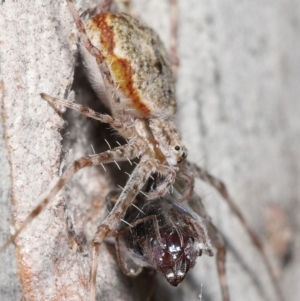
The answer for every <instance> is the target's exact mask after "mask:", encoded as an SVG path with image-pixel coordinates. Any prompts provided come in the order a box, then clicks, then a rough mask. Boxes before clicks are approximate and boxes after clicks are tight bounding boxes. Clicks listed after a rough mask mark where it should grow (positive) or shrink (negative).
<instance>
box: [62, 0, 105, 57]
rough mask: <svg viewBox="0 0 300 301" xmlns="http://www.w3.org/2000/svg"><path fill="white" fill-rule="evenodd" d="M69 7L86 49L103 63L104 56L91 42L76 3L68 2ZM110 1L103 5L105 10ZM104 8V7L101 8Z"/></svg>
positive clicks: (69, 0) (68, 0) (70, 0)
mask: <svg viewBox="0 0 300 301" xmlns="http://www.w3.org/2000/svg"><path fill="white" fill-rule="evenodd" d="M66 1H67V3H68V6H69V9H70V11H71V13H72V15H73V18H74V21H75V23H76V25H77V28H78V30H79V32H80V34H81V39H82V41H83V44H84V46H85V47H86V49H87V50H88V51H89V52H90V54H91V55H93V56H94V57H95V58H97V59H98V60H99V62H102V61H103V56H102V54H101V52H100V51H99V49H97V48H96V47H95V46H94V45H93V44H92V43H91V41H90V39H89V37H88V35H87V33H86V31H85V28H84V24H83V22H82V21H81V18H80V16H79V14H78V12H77V10H76V8H75V6H74V3H73V1H72V0H66ZM109 2H110V1H109V0H105V1H104V3H103V4H102V5H103V6H104V8H105V4H107V3H109ZM101 8H102V7H101Z"/></svg>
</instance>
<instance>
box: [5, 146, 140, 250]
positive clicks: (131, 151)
mask: <svg viewBox="0 0 300 301" xmlns="http://www.w3.org/2000/svg"><path fill="white" fill-rule="evenodd" d="M139 148H140V146H139V145H137V144H135V143H133V144H130V143H129V144H126V145H123V146H119V147H116V148H114V149H112V150H108V151H106V152H103V153H100V154H96V155H90V156H86V157H82V158H80V159H78V160H75V161H74V162H73V163H72V164H71V165H70V166H69V167H68V169H67V170H66V171H65V172H64V174H63V175H62V176H61V178H60V179H59V180H58V182H57V184H56V185H55V186H54V187H53V188H52V190H51V191H50V192H49V194H48V196H47V197H45V198H44V199H43V200H42V201H41V202H40V203H39V204H38V205H37V206H36V207H35V208H34V209H33V211H32V212H31V213H30V214H29V215H28V217H27V218H26V219H25V221H24V222H23V224H22V225H21V227H20V228H19V229H18V230H17V231H16V232H15V233H14V235H12V236H11V237H10V239H9V240H8V241H6V243H5V244H4V245H3V246H1V248H0V252H2V251H3V250H5V249H6V248H7V246H8V245H10V244H11V243H12V242H13V241H15V239H16V238H17V236H18V235H19V234H20V233H21V232H22V231H23V229H24V228H25V227H26V226H27V225H28V224H29V223H31V221H32V220H33V219H34V218H35V217H36V216H38V215H39V213H40V212H41V211H43V210H44V209H45V207H46V206H47V205H48V204H49V203H50V202H51V201H52V200H53V198H54V197H55V196H56V194H57V193H58V192H59V191H60V190H61V189H62V188H63V187H64V186H65V185H66V183H67V182H68V181H69V180H70V179H71V178H72V177H73V176H74V174H75V173H77V172H78V171H79V170H80V169H82V168H84V167H87V166H97V165H101V164H105V163H111V162H114V161H124V160H126V158H129V159H134V158H135V157H136V156H137V155H138V154H139V152H140V149H139Z"/></svg>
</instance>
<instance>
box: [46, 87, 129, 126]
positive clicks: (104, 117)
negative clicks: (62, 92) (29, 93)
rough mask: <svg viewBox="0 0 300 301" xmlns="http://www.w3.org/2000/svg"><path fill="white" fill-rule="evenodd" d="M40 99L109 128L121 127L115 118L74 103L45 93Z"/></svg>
mask: <svg viewBox="0 0 300 301" xmlns="http://www.w3.org/2000/svg"><path fill="white" fill-rule="evenodd" d="M41 97H42V98H43V99H45V100H47V101H48V102H49V103H50V104H52V105H61V106H64V107H67V108H70V109H72V110H75V111H77V112H79V113H81V114H83V115H85V116H88V117H90V118H93V119H96V120H99V121H101V122H104V123H107V124H110V125H111V126H113V127H115V128H120V127H123V124H122V123H121V122H119V121H118V120H116V119H115V118H113V117H111V116H110V115H105V114H101V113H98V112H95V111H93V110H92V109H90V108H88V107H86V106H83V105H80V104H76V103H73V102H70V101H66V100H62V99H58V98H55V97H52V96H50V95H48V94H45V93H41Z"/></svg>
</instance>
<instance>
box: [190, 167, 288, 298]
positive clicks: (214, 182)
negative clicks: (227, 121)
mask: <svg viewBox="0 0 300 301" xmlns="http://www.w3.org/2000/svg"><path fill="white" fill-rule="evenodd" d="M188 166H189V168H190V170H191V171H193V172H194V174H195V177H199V178H200V179H201V180H203V181H204V182H206V183H208V184H210V185H211V186H213V187H214V188H215V189H216V190H217V191H218V192H219V193H220V195H221V196H222V197H223V199H224V200H225V201H226V202H227V203H228V205H229V207H230V209H231V210H232V211H233V212H234V214H235V215H236V216H237V217H238V219H239V220H240V222H241V224H242V225H243V227H244V229H245V230H246V232H247V233H248V234H249V236H250V237H251V240H252V243H253V244H254V246H255V247H256V248H257V250H258V252H259V253H260V254H261V257H262V259H263V261H264V263H265V266H266V268H267V271H268V274H269V276H270V278H271V280H272V283H273V286H274V288H275V290H276V292H277V295H278V298H279V300H281V301H283V300H284V299H283V296H282V292H281V290H280V287H279V284H278V281H277V277H276V274H275V272H274V270H273V268H272V266H271V264H270V262H269V260H268V257H267V255H266V253H265V251H264V248H263V245H262V243H261V242H260V240H259V238H258V236H257V235H256V234H255V233H254V232H253V230H252V229H251V227H250V226H249V224H248V223H247V221H246V219H245V217H244V216H243V214H242V213H241V211H240V210H239V208H238V207H237V206H236V204H235V202H234V201H233V199H232V198H231V196H230V195H229V193H228V191H227V188H226V186H225V184H224V183H223V182H222V181H220V180H218V179H217V178H215V177H214V176H213V175H211V174H210V173H209V172H207V171H206V170H204V169H202V168H201V167H199V166H197V165H195V164H193V163H190V162H189V163H188Z"/></svg>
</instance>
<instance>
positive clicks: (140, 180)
mask: <svg viewBox="0 0 300 301" xmlns="http://www.w3.org/2000/svg"><path fill="white" fill-rule="evenodd" d="M69 3H71V2H70V1H69ZM71 10H72V13H73V15H74V16H75V19H76V21H77V25H78V28H79V29H80V30H81V31H83V27H82V24H81V22H80V19H79V17H78V15H76V11H75V10H74V8H73V6H71ZM110 16H113V15H107V18H108V19H107V22H114V21H113V20H111V19H110ZM124 18H125V23H126V22H129V23H131V22H133V23H134V22H135V21H134V20H133V19H131V18H130V17H124ZM126 18H127V21H126ZM117 21H118V20H117ZM104 23H106V21H105V22H104ZM106 25H107V24H106ZM91 26H92V25H91ZM135 26H136V27H138V26H139V25H138V23H135ZM82 34H83V36H82V37H83V41H84V43H85V46H86V47H87V49H89V51H90V52H91V53H92V54H93V55H95V56H96V57H97V61H98V64H99V65H100V66H101V72H102V75H103V79H104V82H105V84H106V89H107V91H108V93H107V95H108V98H109V99H108V102H107V105H108V106H109V108H110V109H111V113H112V116H108V115H101V114H97V113H95V112H93V111H92V110H89V109H87V108H85V107H82V106H78V105H75V104H72V103H67V102H65V101H60V100H58V99H55V98H52V97H50V96H46V95H43V98H45V99H47V100H48V101H49V102H55V103H58V104H61V105H63V106H66V107H71V108H73V109H77V110H78V111H80V112H81V113H84V114H85V115H87V116H92V117H95V119H98V120H101V121H103V122H105V123H108V124H110V125H111V126H112V127H114V128H115V129H116V130H118V132H119V133H120V134H121V135H122V136H123V137H125V138H127V139H128V140H129V142H128V144H127V145H126V146H120V147H118V148H116V149H115V150H112V151H107V152H105V153H103V154H100V155H93V156H88V157H84V158H82V159H80V160H76V161H75V162H74V163H73V164H72V165H71V167H70V168H69V169H68V170H67V171H66V172H65V173H64V175H63V176H62V178H61V179H60V181H59V182H58V184H57V185H56V186H55V187H54V189H53V190H52V191H51V193H50V194H49V195H48V197H47V198H46V199H45V200H44V201H43V202H42V203H41V204H40V205H39V206H38V207H37V208H36V209H35V210H34V211H33V212H32V213H31V214H30V216H29V217H28V218H27V219H26V220H25V222H24V224H23V225H22V227H21V228H20V229H18V230H17V232H16V233H15V235H13V236H12V238H11V240H10V241H9V242H8V243H10V242H11V241H14V240H15V238H16V237H17V235H18V234H19V233H20V232H21V231H22V229H23V228H25V227H26V225H27V224H28V223H29V222H30V221H31V220H32V219H33V218H34V217H35V216H37V215H38V214H39V212H40V211H41V210H43V208H44V207H45V206H46V205H47V203H48V202H50V201H51V200H52V199H53V197H54V195H55V194H56V193H57V192H58V191H59V190H60V189H61V188H62V187H63V186H64V185H65V183H66V182H67V181H68V180H69V179H70V178H71V177H72V175H73V174H74V173H75V172H77V171H78V170H79V169H81V168H83V167H85V166H91V165H96V164H101V163H107V162H114V161H117V160H132V159H133V158H134V157H140V162H139V165H138V167H137V168H136V169H135V171H134V172H133V174H132V175H131V178H130V180H129V181H128V184H127V185H126V186H125V187H124V190H123V192H122V194H121V195H120V198H119V201H118V202H117V204H116V206H115V207H114V209H113V210H112V211H111V213H110V215H109V216H108V218H107V219H106V220H105V221H104V223H103V224H102V225H101V226H100V228H99V229H98V231H97V234H96V236H95V240H94V247H93V249H94V253H93V254H94V255H93V269H92V293H91V296H94V295H95V281H96V280H95V277H96V270H97V260H96V259H97V257H98V256H97V254H98V253H99V246H100V244H101V243H102V242H103V240H104V238H105V236H106V235H107V234H108V233H109V232H110V231H111V230H113V229H114V228H115V227H116V226H117V223H118V222H119V220H120V218H121V217H122V215H124V212H125V210H126V208H127V207H128V206H129V203H130V202H131V201H132V200H133V199H134V198H135V196H136V194H137V193H138V192H139V191H140V189H141V188H142V186H143V185H144V183H145V182H146V180H147V178H148V177H149V176H150V174H151V173H153V172H159V173H161V174H163V175H165V181H164V182H163V183H162V184H161V185H160V186H159V187H158V188H157V190H156V191H154V192H153V193H152V194H150V195H149V196H148V197H149V199H153V198H156V197H158V196H162V195H164V194H165V193H166V192H167V189H168V188H169V186H170V185H171V184H172V183H173V182H174V180H175V176H180V175H182V176H183V177H184V178H185V179H186V180H187V181H188V182H189V184H188V185H187V186H188V189H187V193H186V196H190V194H191V190H192V189H191V187H193V184H192V182H193V176H192V175H191V170H193V171H194V172H197V173H198V174H199V175H200V176H202V178H203V179H205V180H207V179H208V180H209V181H210V180H211V179H210V178H209V176H208V175H207V174H205V173H203V172H202V171H201V170H200V171H199V169H197V168H196V167H194V166H192V165H191V166H190V167H189V169H188V170H189V171H186V170H181V165H180V164H181V161H183V160H184V159H185V157H186V156H187V151H186V149H185V147H184V145H183V144H182V143H181V140H180V137H179V135H178V134H177V131H176V127H175V126H174V124H173V122H172V121H171V117H172V115H173V114H174V110H175V100H174V90H173V82H172V75H171V71H170V67H169V64H168V62H167V59H166V58H165V56H164V52H165V51H164V49H163V48H162V46H161V44H160V42H159V40H155V39H154V40H155V41H154V43H158V45H156V46H157V47H158V48H157V49H156V50H157V51H158V57H159V58H160V59H161V60H158V62H155V63H154V68H155V69H156V74H157V77H154V78H150V79H148V83H150V82H152V81H157V85H158V86H159V85H161V86H162V87H163V88H162V89H161V92H163V94H164V95H163V96H164V97H166V98H164V99H166V103H160V101H158V102H157V103H155V102H154V100H153V99H152V98H151V102H150V108H147V103H146V104H145V103H144V104H141V102H140V101H139V100H138V101H137V102H136V103H137V104H138V107H136V103H133V102H131V101H132V100H133V99H134V97H135V96H136V95H135V94H136V92H135V91H132V90H131V89H130V93H131V94H130V93H129V94H128V95H125V96H124V95H120V94H122V93H121V92H122V88H124V89H125V90H124V91H125V92H126V93H127V92H128V91H127V90H126V89H127V88H128V87H127V85H128V83H124V82H123V80H122V79H120V78H119V76H120V74H122V73H124V70H119V69H118V68H120V66H123V63H124V62H122V63H121V65H118V64H117V63H119V62H117V61H115V60H114V58H113V57H105V59H104V58H103V57H102V54H100V52H99V51H98V49H97V48H94V47H93V46H91V44H89V40H88V39H87V38H86V37H85V35H84V32H82ZM152 34H153V32H152ZM150 35H151V34H150ZM151 42H152V40H151ZM152 46H153V45H152ZM156 54H157V53H155V55H156ZM156 58H157V57H156ZM115 65H117V66H115ZM152 67H153V66H152ZM115 68H116V70H117V71H116V70H115V75H116V76H115V79H114V80H112V79H111V73H112V70H113V69H115ZM126 70H127V69H126ZM119 72H120V73H119ZM154 73H155V72H154ZM154 73H151V74H154ZM160 73H162V74H163V75H164V76H163V79H161V78H160V77H159V74H160ZM121 78H122V77H121ZM165 78H166V80H165ZM164 80H165V81H164ZM143 82H144V83H146V82H147V80H145V81H143ZM137 83H138V84H141V85H142V86H143V84H142V83H140V82H139V80H138V81H137ZM146 87H148V85H146ZM146 90H147V89H146ZM124 91H123V92H124ZM125 92H124V93H125ZM152 92H153V91H145V93H146V94H147V93H150V95H151V93H152ZM143 99H144V98H143ZM145 99H146V97H145ZM160 104H161V105H162V106H160ZM156 105H158V107H156ZM162 129H163V130H164V131H162ZM137 134H138V135H137ZM165 134H167V136H168V138H166V135H165ZM149 146H150V147H149ZM211 182H212V183H213V184H215V183H217V184H216V186H218V188H219V189H220V190H221V191H224V187H223V186H220V185H219V182H214V180H212V181H211ZM225 197H227V196H225ZM92 299H93V297H92Z"/></svg>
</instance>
